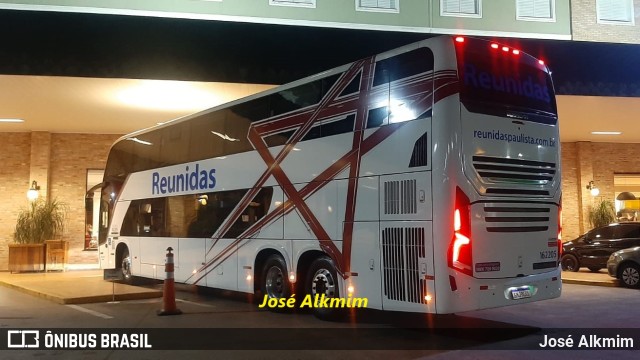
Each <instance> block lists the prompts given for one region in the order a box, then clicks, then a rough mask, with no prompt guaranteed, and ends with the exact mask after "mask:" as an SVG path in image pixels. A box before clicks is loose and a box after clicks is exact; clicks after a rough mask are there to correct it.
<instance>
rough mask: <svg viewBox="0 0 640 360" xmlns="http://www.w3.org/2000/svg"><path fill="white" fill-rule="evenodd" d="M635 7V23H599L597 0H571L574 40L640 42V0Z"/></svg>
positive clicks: (634, 0)
mask: <svg viewBox="0 0 640 360" xmlns="http://www.w3.org/2000/svg"><path fill="white" fill-rule="evenodd" d="M620 1H622V0H620ZM633 7H634V17H635V25H633V26H631V25H609V24H599V23H598V18H597V14H596V0H571V27H572V32H573V40H577V41H602V42H616V43H630V44H640V0H633Z"/></svg>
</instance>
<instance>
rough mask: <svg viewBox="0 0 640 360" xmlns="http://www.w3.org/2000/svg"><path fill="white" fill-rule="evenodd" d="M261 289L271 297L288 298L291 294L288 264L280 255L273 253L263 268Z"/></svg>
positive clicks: (265, 294) (264, 294) (263, 293)
mask: <svg viewBox="0 0 640 360" xmlns="http://www.w3.org/2000/svg"><path fill="white" fill-rule="evenodd" d="M261 277H262V283H261V286H260V290H262V295H263V296H268V297H269V298H277V299H279V298H287V297H289V296H291V283H290V282H289V277H288V276H287V266H286V264H285V262H284V259H283V258H282V256H280V255H271V256H270V257H269V258H268V259H267V261H266V262H265V263H264V267H263V268H262V276H261Z"/></svg>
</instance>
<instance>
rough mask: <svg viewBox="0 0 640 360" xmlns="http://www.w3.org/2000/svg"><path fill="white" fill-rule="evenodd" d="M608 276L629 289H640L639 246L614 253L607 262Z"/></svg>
mask: <svg viewBox="0 0 640 360" xmlns="http://www.w3.org/2000/svg"><path fill="white" fill-rule="evenodd" d="M607 271H608V272H609V275H611V276H613V277H614V278H616V279H620V281H622V285H624V286H626V287H630V288H639V287H640V246H638V247H634V248H630V249H624V250H620V251H616V252H614V253H613V254H611V256H610V257H609V261H607Z"/></svg>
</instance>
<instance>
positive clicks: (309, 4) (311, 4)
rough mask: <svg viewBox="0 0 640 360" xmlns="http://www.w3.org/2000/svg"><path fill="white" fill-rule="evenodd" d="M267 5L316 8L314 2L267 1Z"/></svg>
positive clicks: (292, 0)
mask: <svg viewBox="0 0 640 360" xmlns="http://www.w3.org/2000/svg"><path fill="white" fill-rule="evenodd" d="M269 5H280V6H300V7H311V8H315V7H316V0H269Z"/></svg>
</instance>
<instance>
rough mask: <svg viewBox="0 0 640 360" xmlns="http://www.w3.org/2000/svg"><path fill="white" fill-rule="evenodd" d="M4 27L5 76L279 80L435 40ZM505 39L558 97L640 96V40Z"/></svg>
mask: <svg viewBox="0 0 640 360" xmlns="http://www.w3.org/2000/svg"><path fill="white" fill-rule="evenodd" d="M0 33H1V34H2V37H3V38H2V47H1V48H0V73H2V74H24V75H27V74H28V75H59V76H88V77H122V78H150V79H175V80H197V81H231V82H254V83H273V84H280V83H285V82H288V81H293V80H296V79H298V78H301V77H303V76H306V75H311V74H314V73H317V72H320V71H323V70H327V69H329V68H331V67H334V66H338V65H342V64H346V63H348V62H351V61H353V60H356V59H359V58H362V57H364V56H368V55H372V54H375V53H378V52H382V51H386V50H389V49H392V48H394V47H397V46H401V45H404V44H408V43H411V42H414V41H418V40H421V39H424V38H427V37H428V36H429V35H427V34H415V33H400V32H378V31H362V30H346V29H329V28H312V27H292V26H278V25H261V24H242V23H229V22H213V21H196V20H183V19H163V18H145V17H131V16H110V15H90V14H71V13H52V12H20V11H9V10H5V11H0ZM498 41H501V42H504V43H507V44H509V45H512V46H516V47H519V48H521V49H522V50H524V51H526V52H528V53H530V54H532V55H534V56H536V57H540V58H543V59H545V60H546V61H547V63H548V64H549V66H550V67H551V69H552V71H553V75H554V81H555V83H556V88H557V90H558V93H561V94H562V93H565V94H576V95H626V96H640V69H639V65H638V64H640V45H623V44H609V43H586V42H569V41H549V40H518V39H498ZM599 82H600V83H606V84H608V85H607V86H602V84H598V83H599ZM589 84H591V85H590V86H589ZM594 91H595V92H596V93H593V92H594ZM607 92H610V93H607Z"/></svg>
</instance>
